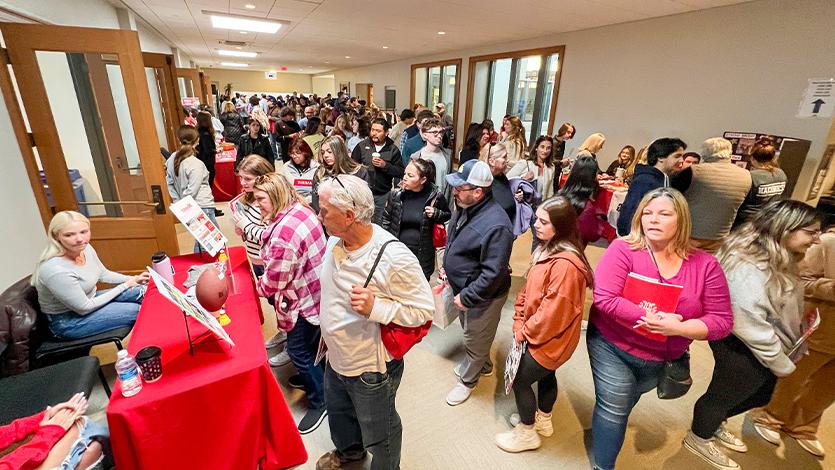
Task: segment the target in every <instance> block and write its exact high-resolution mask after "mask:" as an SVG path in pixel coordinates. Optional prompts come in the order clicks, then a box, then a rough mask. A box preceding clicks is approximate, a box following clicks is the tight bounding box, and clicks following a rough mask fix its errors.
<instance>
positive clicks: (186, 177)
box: [165, 152, 215, 208]
mask: <svg viewBox="0 0 835 470" xmlns="http://www.w3.org/2000/svg"><path fill="white" fill-rule="evenodd" d="M176 158H177V152H174V153H172V154H171V157H170V158H169V159H168V160H167V161H166V162H165V181H166V182H167V183H168V194H170V195H171V202H177V201H179V200H180V199H182V198H184V197H186V196H191V197H193V198H194V200H195V201H196V202H197V205H199V206H200V207H201V208H210V207H214V206H215V198H214V196H213V195H212V189H211V188H210V187H209V170H207V169H206V164H205V163H203V161H202V160H200V159H199V158H197V157H188V158H186V159H185V160H183V161H182V162H180V172H179V173H178V174H176V175H175V174H174V160H175V159H176Z"/></svg>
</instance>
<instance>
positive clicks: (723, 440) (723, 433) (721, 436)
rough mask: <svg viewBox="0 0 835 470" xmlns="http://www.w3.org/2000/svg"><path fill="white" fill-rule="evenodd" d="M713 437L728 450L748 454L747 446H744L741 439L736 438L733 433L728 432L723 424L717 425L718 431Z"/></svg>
mask: <svg viewBox="0 0 835 470" xmlns="http://www.w3.org/2000/svg"><path fill="white" fill-rule="evenodd" d="M713 437H715V438H716V439H718V440H719V443H720V444H722V445H723V446H725V447H727V448H728V449H731V450H735V451H737V452H748V446H746V445H745V443H744V442H743V441H742V439H740V438H738V437H736V435H735V434H734V433H732V432H730V431H728V428H726V427H725V423H722V424H720V425H719V429H717V430H716V432H715V433H713Z"/></svg>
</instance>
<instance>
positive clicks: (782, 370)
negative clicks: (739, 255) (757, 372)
mask: <svg viewBox="0 0 835 470" xmlns="http://www.w3.org/2000/svg"><path fill="white" fill-rule="evenodd" d="M764 268H765V267H764V266H758V265H756V264H754V263H752V262H749V261H745V260H743V261H741V262H740V263H739V264H737V265H736V266H735V267H734V268H733V270H731V271H725V275H726V276H727V278H728V288H729V289H730V292H731V306H732V307H733V311H734V329H733V334H734V335H736V337H737V338H739V339H740V340H742V342H743V343H745V345H746V346H748V348H750V349H751V352H752V353H753V354H754V357H756V358H757V360H758V361H760V363H761V364H762V365H764V366H765V367H768V368H769V369H770V370H771V372H773V373H774V375H776V376H778V377H785V376H787V375H789V374H791V373H792V372H794V369H795V365H794V362H792V360H791V359H790V358H789V356H788V355H787V353H788V352H789V351H790V350H791V349H792V347H793V346H794V344H795V342H796V341H797V340H798V339H799V338H800V336H801V331H802V328H801V322H802V320H803V286H802V285H801V284H800V279H797V280H796V282H794V285H793V288H792V289H791V290H789V291H788V292H784V293H783V295H782V296H781V297H779V298H769V297H768V295H767V292H766V289H765V283H766V279H767V275H766V273H765V270H764Z"/></svg>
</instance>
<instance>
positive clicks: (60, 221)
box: [30, 211, 90, 286]
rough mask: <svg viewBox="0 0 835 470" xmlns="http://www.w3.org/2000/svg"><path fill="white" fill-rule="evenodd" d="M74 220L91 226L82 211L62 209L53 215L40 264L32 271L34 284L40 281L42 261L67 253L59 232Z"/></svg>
mask: <svg viewBox="0 0 835 470" xmlns="http://www.w3.org/2000/svg"><path fill="white" fill-rule="evenodd" d="M73 222H84V223H85V224H87V228H90V219H88V218H87V217H85V216H84V214H81V213H80V212H76V211H61V212H59V213H57V214H55V215H54V216H52V220H50V221H49V227H48V228H47V229H46V235H47V241H46V248H44V250H43V251H42V252H41V256H40V258H38V264H36V265H35V271H34V272H33V273H32V279H31V281H30V283H31V284H32V285H33V286H34V285H36V283H37V282H38V268H40V266H41V263H43V262H44V261H48V260H50V259H52V258H57V257H59V256H64V254H66V252H67V250H65V249H64V245H62V244H61V242H59V241H58V233H59V232H61V231H62V230H64V228H65V227H66V226H67V225H69V224H71V223H73Z"/></svg>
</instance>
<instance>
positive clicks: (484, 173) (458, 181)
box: [446, 160, 493, 188]
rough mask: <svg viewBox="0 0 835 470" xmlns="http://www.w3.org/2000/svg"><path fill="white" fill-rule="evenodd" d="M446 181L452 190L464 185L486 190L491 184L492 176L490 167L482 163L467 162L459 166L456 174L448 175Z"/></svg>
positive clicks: (478, 161)
mask: <svg viewBox="0 0 835 470" xmlns="http://www.w3.org/2000/svg"><path fill="white" fill-rule="evenodd" d="M446 180H447V183H449V184H450V185H451V186H452V187H453V188H458V187H460V186H463V185H465V184H471V185H473V186H478V187H480V188H486V187H488V186H490V185H492V184H493V174H492V173H491V172H490V167H489V166H487V164H486V163H484V162H483V161H481V160H468V161H467V162H465V163H464V164H463V165H461V168H459V169H458V172H456V173H450V174H448V175H447V176H446Z"/></svg>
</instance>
